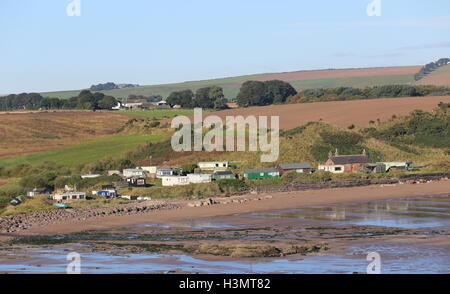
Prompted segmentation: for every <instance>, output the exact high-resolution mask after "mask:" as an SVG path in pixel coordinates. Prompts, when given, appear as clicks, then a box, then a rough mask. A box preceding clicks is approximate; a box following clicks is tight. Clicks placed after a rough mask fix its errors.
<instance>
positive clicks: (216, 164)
mask: <svg viewBox="0 0 450 294" xmlns="http://www.w3.org/2000/svg"><path fill="white" fill-rule="evenodd" d="M198 167H199V168H200V169H201V170H226V169H227V168H228V162H227V161H211V162H199V163H198Z"/></svg>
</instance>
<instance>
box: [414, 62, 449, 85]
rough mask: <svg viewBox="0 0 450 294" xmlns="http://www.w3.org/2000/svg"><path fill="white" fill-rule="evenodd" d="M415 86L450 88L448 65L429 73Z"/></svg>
mask: <svg viewBox="0 0 450 294" xmlns="http://www.w3.org/2000/svg"><path fill="white" fill-rule="evenodd" d="M416 84H418V85H437V86H450V65H446V66H443V67H441V68H438V69H437V70H436V71H434V72H432V73H430V74H429V75H427V76H426V77H424V78H423V79H421V80H420V81H418V82H417V83H416Z"/></svg>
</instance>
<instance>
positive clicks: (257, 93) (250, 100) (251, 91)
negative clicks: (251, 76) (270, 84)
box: [236, 81, 266, 107]
mask: <svg viewBox="0 0 450 294" xmlns="http://www.w3.org/2000/svg"><path fill="white" fill-rule="evenodd" d="M265 95H266V85H265V84H264V82H259V81H247V82H244V83H243V84H242V86H241V89H240V91H239V94H238V95H237V97H236V100H237V104H238V105H239V106H241V107H248V106H252V105H264V104H263V101H266V98H265Z"/></svg>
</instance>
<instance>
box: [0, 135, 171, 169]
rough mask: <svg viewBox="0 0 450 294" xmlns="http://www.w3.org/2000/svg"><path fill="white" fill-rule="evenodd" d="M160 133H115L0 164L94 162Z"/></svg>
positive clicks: (118, 153)
mask: <svg viewBox="0 0 450 294" xmlns="http://www.w3.org/2000/svg"><path fill="white" fill-rule="evenodd" d="M162 137H163V136H162V135H149V136H144V135H116V136H110V137H106V138H101V139H97V140H92V141H88V142H84V143H81V144H78V145H74V146H69V147H64V148H60V149H56V150H52V151H47V152H42V153H35V154H30V155H24V156H17V157H10V158H4V159H0V166H4V167H9V166H14V165H17V164H21V163H28V164H31V165H38V164H41V163H44V162H46V161H53V162H57V163H58V164H61V165H65V166H76V165H79V164H85V163H89V162H95V161H98V160H99V159H101V158H103V157H107V156H108V157H114V156H118V155H121V154H123V153H124V152H126V151H130V150H133V149H135V148H136V147H137V146H139V145H142V144H144V143H146V142H157V141H159V140H161V139H162Z"/></svg>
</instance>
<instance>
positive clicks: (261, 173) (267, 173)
mask: <svg viewBox="0 0 450 294" xmlns="http://www.w3.org/2000/svg"><path fill="white" fill-rule="evenodd" d="M279 177H280V172H279V171H278V170H277V169H276V168H258V169H247V170H245V171H244V178H245V179H249V180H259V179H270V178H279Z"/></svg>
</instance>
